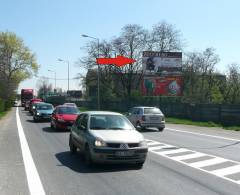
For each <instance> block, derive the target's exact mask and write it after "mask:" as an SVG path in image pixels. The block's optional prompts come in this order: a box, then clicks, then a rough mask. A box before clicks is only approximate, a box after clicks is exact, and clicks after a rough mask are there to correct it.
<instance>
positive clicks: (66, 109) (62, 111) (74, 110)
mask: <svg viewBox="0 0 240 195" xmlns="http://www.w3.org/2000/svg"><path fill="white" fill-rule="evenodd" d="M58 113H59V114H79V110H78V109H77V108H75V107H70V106H66V107H60V108H58Z"/></svg>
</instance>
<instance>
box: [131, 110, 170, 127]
mask: <svg viewBox="0 0 240 195" xmlns="http://www.w3.org/2000/svg"><path fill="white" fill-rule="evenodd" d="M127 117H128V119H129V120H130V121H131V123H132V124H133V125H134V126H135V127H136V128H138V129H144V128H147V127H156V128H158V130H159V131H163V129H164V128H165V117H164V114H163V113H162V111H161V110H160V109H159V108H156V107H140V106H139V107H133V108H132V109H131V110H130V111H129V112H128V114H127Z"/></svg>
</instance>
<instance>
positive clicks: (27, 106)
mask: <svg viewBox="0 0 240 195" xmlns="http://www.w3.org/2000/svg"><path fill="white" fill-rule="evenodd" d="M29 104H30V101H26V103H25V106H24V110H29Z"/></svg>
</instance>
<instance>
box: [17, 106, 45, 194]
mask: <svg viewBox="0 0 240 195" xmlns="http://www.w3.org/2000/svg"><path fill="white" fill-rule="evenodd" d="M16 119H17V128H18V135H19V140H20V145H21V150H22V156H23V162H24V167H25V172H26V175H27V182H28V188H29V191H30V194H31V195H45V191H44V189H43V185H42V182H41V179H40V177H39V174H38V171H37V168H36V166H35V164H34V161H33V158H32V154H31V151H30V149H29V146H28V143H27V139H26V137H25V134H24V131H23V127H22V124H21V120H20V117H19V111H18V107H17V109H16Z"/></svg>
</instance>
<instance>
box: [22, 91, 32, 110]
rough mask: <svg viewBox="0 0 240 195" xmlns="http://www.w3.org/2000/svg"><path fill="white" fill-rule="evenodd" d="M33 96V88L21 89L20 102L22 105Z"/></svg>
mask: <svg viewBox="0 0 240 195" xmlns="http://www.w3.org/2000/svg"><path fill="white" fill-rule="evenodd" d="M32 98H33V89H22V90H21V104H22V106H23V107H24V106H25V103H26V101H29V100H31V99H32Z"/></svg>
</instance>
